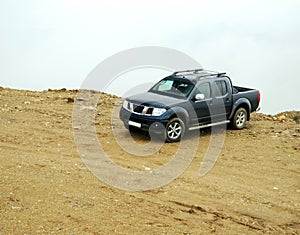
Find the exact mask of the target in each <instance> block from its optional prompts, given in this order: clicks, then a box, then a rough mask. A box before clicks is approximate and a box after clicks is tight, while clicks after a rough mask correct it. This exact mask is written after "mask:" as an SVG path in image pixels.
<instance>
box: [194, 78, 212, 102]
mask: <svg viewBox="0 0 300 235" xmlns="http://www.w3.org/2000/svg"><path fill="white" fill-rule="evenodd" d="M196 93H200V94H204V97H205V99H208V98H210V97H211V92H210V83H209V82H206V83H202V84H199V85H197V90H196Z"/></svg>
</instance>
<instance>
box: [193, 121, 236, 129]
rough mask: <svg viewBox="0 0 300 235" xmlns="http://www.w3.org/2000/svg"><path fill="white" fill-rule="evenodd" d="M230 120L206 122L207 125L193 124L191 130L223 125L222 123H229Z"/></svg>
mask: <svg viewBox="0 0 300 235" xmlns="http://www.w3.org/2000/svg"><path fill="white" fill-rule="evenodd" d="M229 122H230V121H229V120H227V121H223V122H215V123H211V124H206V125H202V126H193V127H190V128H189V130H190V131H191V130H197V129H201V128H206V127H212V126H218V125H222V124H227V123H229Z"/></svg>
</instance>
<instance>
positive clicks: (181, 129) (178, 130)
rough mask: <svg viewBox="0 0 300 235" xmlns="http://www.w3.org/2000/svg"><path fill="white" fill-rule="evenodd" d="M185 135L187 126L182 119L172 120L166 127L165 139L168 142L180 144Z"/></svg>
mask: <svg viewBox="0 0 300 235" xmlns="http://www.w3.org/2000/svg"><path fill="white" fill-rule="evenodd" d="M184 133H185V124H184V122H183V121H182V120H181V119H180V118H173V119H171V120H170V121H169V122H168V124H167V125H166V131H165V137H166V141H167V142H170V143H171V142H178V141H180V140H181V139H182V137H183V135H184Z"/></svg>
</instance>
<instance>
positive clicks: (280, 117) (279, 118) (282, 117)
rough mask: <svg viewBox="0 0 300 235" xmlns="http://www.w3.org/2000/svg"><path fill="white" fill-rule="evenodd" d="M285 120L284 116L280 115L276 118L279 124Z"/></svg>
mask: <svg viewBox="0 0 300 235" xmlns="http://www.w3.org/2000/svg"><path fill="white" fill-rule="evenodd" d="M285 119H286V117H285V116H284V115H280V116H279V117H278V118H277V120H278V121H279V122H283V121H284V120H285Z"/></svg>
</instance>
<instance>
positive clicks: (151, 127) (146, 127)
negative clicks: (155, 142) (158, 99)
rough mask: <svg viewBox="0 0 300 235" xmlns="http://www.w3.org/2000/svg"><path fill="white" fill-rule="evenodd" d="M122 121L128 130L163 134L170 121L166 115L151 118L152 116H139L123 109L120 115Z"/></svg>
mask: <svg viewBox="0 0 300 235" xmlns="http://www.w3.org/2000/svg"><path fill="white" fill-rule="evenodd" d="M119 116H120V119H121V120H122V121H123V123H124V125H125V127H126V128H128V129H129V128H135V129H139V130H142V131H151V132H154V133H161V132H162V131H163V130H164V128H165V126H166V124H167V123H168V119H166V117H165V116H164V115H162V116H158V117H156V116H150V115H139V114H135V113H131V112H129V111H128V110H126V109H124V108H123V107H122V108H121V110H120V113H119Z"/></svg>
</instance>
